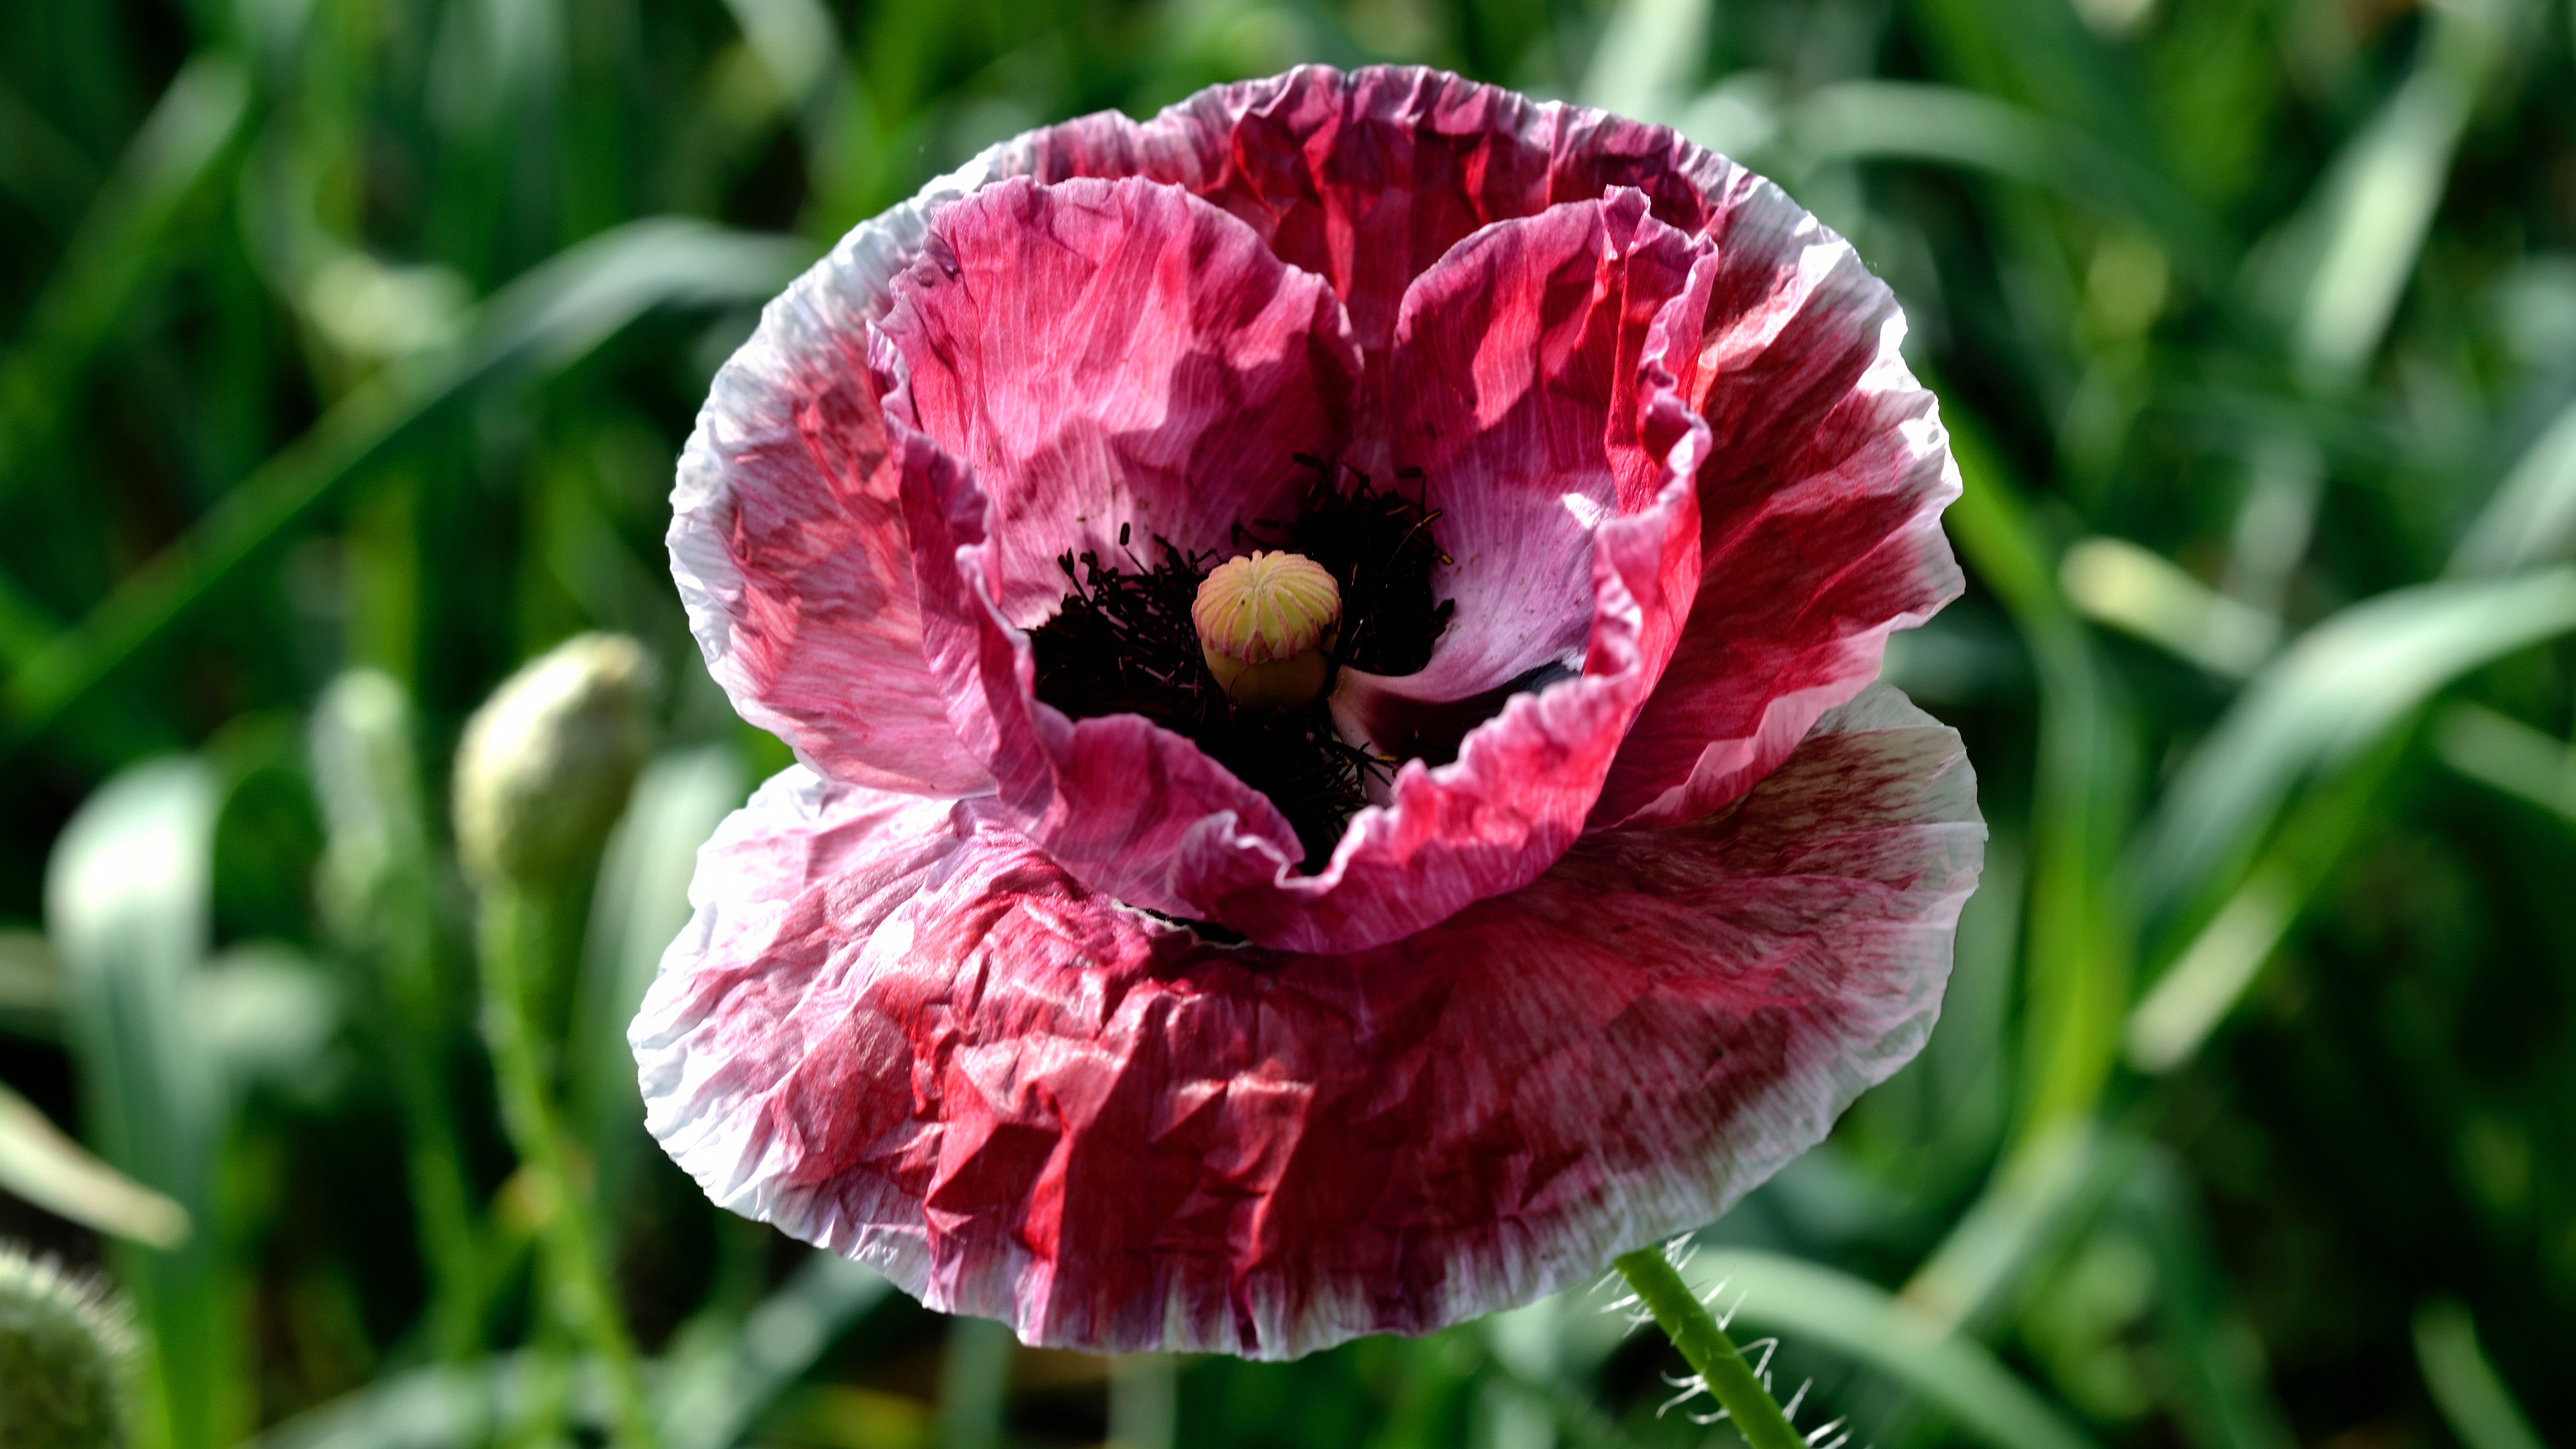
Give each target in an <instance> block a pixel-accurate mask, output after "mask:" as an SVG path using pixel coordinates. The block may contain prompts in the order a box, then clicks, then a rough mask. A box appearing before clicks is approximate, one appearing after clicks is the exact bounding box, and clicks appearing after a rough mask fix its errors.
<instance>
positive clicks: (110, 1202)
mask: <svg viewBox="0 0 2576 1449" xmlns="http://www.w3.org/2000/svg"><path fill="white" fill-rule="evenodd" d="M0 1191H5V1192H9V1193H14V1194H16V1195H17V1196H19V1197H21V1198H24V1199H26V1200H27V1201H28V1202H31V1203H34V1204H35V1205H36V1206H38V1207H40V1208H43V1209H44V1210H45V1211H47V1212H49V1213H52V1214H54V1215H55V1216H57V1217H63V1218H69V1219H70V1220H72V1221H73V1222H76V1223H79V1224H80V1225H81V1226H83V1227H85V1228H88V1229H90V1230H91V1231H93V1232H100V1233H112V1234H114V1235H115V1236H117V1237H120V1238H132V1239H133V1240H134V1241H136V1242H138V1243H142V1244H144V1245H146V1246H148V1247H154V1248H173V1247H177V1246H178V1245H179V1244H180V1243H182V1242H184V1241H186V1240H187V1237H188V1210H187V1209H186V1208H183V1207H181V1206H179V1204H178V1203H177V1202H175V1201H173V1200H172V1199H170V1198H169V1197H167V1196H165V1195H163V1194H161V1193H157V1192H154V1191H153V1190H152V1189H150V1188H148V1187H145V1186H144V1185H143V1184H141V1183H139V1182H136V1181H135V1180H134V1179H132V1178H130V1177H127V1176H126V1175H125V1174H123V1173H121V1172H118V1171H117V1170H116V1169H115V1168H113V1167H110V1166H108V1165H107V1164H106V1163H104V1162H101V1161H99V1160H98V1159H97V1158H95V1157H93V1156H91V1155H90V1154H89V1153H88V1152H86V1151H84V1150H83V1149H82V1148H81V1145H80V1144H79V1143H77V1142H74V1141H73V1140H71V1139H70V1138H68V1137H66V1136H64V1135H63V1134H62V1131H61V1130H60V1129H59V1128H57V1127H55V1126H54V1124H53V1122H52V1120H51V1119H49V1118H47V1117H46V1116H45V1114H44V1113H42V1112H40V1111H38V1110H36V1104H35V1103H33V1102H30V1101H28V1100H27V1099H26V1098H24V1097H21V1096H19V1095H18V1094H17V1093H16V1092H13V1091H11V1090H9V1088H8V1087H6V1086H5V1085H0Z"/></svg>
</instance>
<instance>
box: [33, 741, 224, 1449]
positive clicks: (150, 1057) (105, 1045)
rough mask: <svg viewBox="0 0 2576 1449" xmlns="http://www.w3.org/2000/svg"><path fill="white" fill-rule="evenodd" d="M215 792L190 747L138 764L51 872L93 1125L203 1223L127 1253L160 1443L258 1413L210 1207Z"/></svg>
mask: <svg viewBox="0 0 2576 1449" xmlns="http://www.w3.org/2000/svg"><path fill="white" fill-rule="evenodd" d="M219 793H220V792H219V790H218V788H217V785H216V782H215V776H214V772H213V771H212V770H211V769H210V768H208V766H207V765H206V764H205V763H203V762H202V761H199V760H196V759H193V758H180V759H165V760H157V761H153V762H150V763H147V764H143V765H139V766H136V767H135V768H133V769H130V770H128V771H126V772H125V773H124V774H122V775H119V776H117V777H115V778H114V779H112V780H110V781H109V782H108V783H107V784H105V785H103V786H101V787H100V788H99V790H98V791H97V793H95V794H93V795H91V796H90V798H89V800H88V801H87V802H86V803H84V804H83V805H82V806H81V809H80V813H79V814H77V815H75V816H74V817H73V818H72V821H71V823H70V824H69V825H68V826H66V827H64V830H63V833H62V836H61V838H60V839H59V840H58V841H57V842H56V843H55V846H54V853H53V857H52V859H51V860H50V861H49V862H48V864H47V867H46V877H45V918H46V929H47V930H48V932H49V933H50V934H51V935H52V937H53V941H54V948H55V951H56V953H57V954H58V955H59V956H60V957H61V959H62V962H63V970H64V978H65V980H64V985H65V988H66V989H65V1007H66V1012H65V1015H66V1017H67V1023H68V1025H69V1026H70V1028H71V1038H72V1043H73V1048H74V1052H75V1054H76V1056H77V1058H78V1061H79V1065H80V1069H81V1091H82V1108H83V1113H84V1116H85V1117H86V1119H87V1121H88V1124H89V1129H90V1135H91V1136H92V1138H93V1140H94V1141H96V1142H97V1144H98V1146H99V1148H100V1153H101V1155H102V1156H103V1157H105V1158H106V1160H107V1161H108V1162H110V1163H112V1164H114V1165H115V1166H116V1167H117V1168H118V1169H120V1170H121V1171H123V1172H124V1173H126V1174H127V1175H128V1176H129V1177H132V1178H133V1179H134V1180H136V1181H137V1182H139V1183H142V1184H144V1185H145V1186H148V1187H150V1188H153V1189H154V1190H156V1191H159V1192H161V1193H163V1194H165V1195H166V1196H168V1197H169V1198H171V1199H172V1200H174V1201H175V1202H177V1203H178V1205H179V1206H180V1207H181V1208H182V1209H183V1210H184V1211H186V1212H187V1214H188V1215H189V1217H190V1218H191V1219H192V1220H193V1222H194V1223H195V1224H196V1225H197V1231H196V1232H194V1233H192V1234H191V1235H190V1236H189V1237H188V1238H187V1240H186V1241H184V1242H182V1243H179V1244H178V1245H176V1246H175V1247H173V1248H171V1249H168V1250H160V1249H151V1248H144V1247H139V1246H137V1247H132V1248H129V1249H127V1250H126V1251H124V1252H123V1253H121V1254H120V1255H119V1256H120V1259H121V1271H120V1273H119V1277H120V1278H121V1279H122V1280H123V1282H124V1283H125V1285H126V1286H127V1288H128V1289H129V1290H130V1291H132V1292H133V1294H134V1297H135V1302H136V1308H137V1311H138V1313H139V1315H140V1317H141V1319H142V1322H143V1325H144V1327H145V1328H146V1330H147V1338H148V1340H149V1344H150V1353H149V1358H148V1360H147V1362H148V1366H149V1367H148V1378H149V1381H150V1389H149V1391H148V1404H149V1409H148V1414H147V1420H148V1422H147V1425H146V1429H147V1433H146V1441H147V1442H148V1443H152V1444H155V1445H159V1446H165V1449H220V1446H224V1445H229V1444H230V1443H232V1442H233V1440H234V1439H235V1438H237V1437H238V1436H239V1434H240V1431H241V1430H242V1429H243V1428H244V1427H246V1426H247V1422H248V1413H247V1410H248V1405H247V1404H246V1403H245V1402H244V1401H243V1398H242V1394H243V1389H244V1385H245V1383H246V1379H245V1377H244V1375H243V1373H242V1369H241V1365H240V1363H239V1359H240V1356H241V1353H242V1348H243V1335H242V1332H241V1325H239V1324H238V1323H236V1322H235V1321H234V1311H233V1310H234V1304H233V1294H232V1288H231V1284H230V1276H231V1274H230V1265H229V1264H228V1263H227V1262H226V1261H225V1260H224V1257H223V1251H224V1244H225V1238H226V1235H225V1233H224V1232H223V1231H222V1228H221V1224H220V1223H219V1222H218V1220H217V1217H216V1213H215V1202H216V1198H215V1192H216V1178H217V1170H218V1163H217V1153H218V1151H219V1150H220V1147H221V1145H222V1142H223V1139H224V1135H225V1132H226V1129H227V1126H228V1124H227V1122H226V1121H225V1120H224V1117H225V1107H226V1105H227V1104H228V1103H229V1101H230V1094H229V1093H228V1092H226V1091H225V1090H224V1089H223V1086H222V1083H221V1082H220V1080H219V1079H218V1068H217V1064H216V1062H215V1061H214V1058H213V1054H212V1052H211V1051H210V1050H208V1046H207V1043H206V1042H205V1041H204V1040H203V1039H202V1036H201V1034H200V1033H199V1032H198V1031H197V1029H196V1028H197V1023H196V1022H195V1020H194V1019H193V1017H192V1014H191V1010H192V1003H193V999H194V995H195V992H194V987H195V984H196V976H197V973H198V970H199V967H200V965H201V963H202V961H203V959H204V956H205V951H206V938H207V933H208V931H209V929H210V925H211V921H210V915H211V904H210V895H211V891H212V883H213V876H214V860H213V855H214V833H215V820H216V816H217V812H218V809H219V806H220V804H221V801H220V799H219Z"/></svg>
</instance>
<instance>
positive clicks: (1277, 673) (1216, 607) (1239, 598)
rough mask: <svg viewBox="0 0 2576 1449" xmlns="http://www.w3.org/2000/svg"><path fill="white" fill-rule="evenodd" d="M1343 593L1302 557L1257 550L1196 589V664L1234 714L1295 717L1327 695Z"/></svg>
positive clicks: (1225, 565) (1193, 609) (1193, 614)
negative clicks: (1328, 655)
mask: <svg viewBox="0 0 2576 1449" xmlns="http://www.w3.org/2000/svg"><path fill="white" fill-rule="evenodd" d="M1341 622H1342V591H1341V587H1340V586H1339V585H1338V584H1336V583H1334V582H1333V576H1332V575H1331V574H1329V573H1326V572H1325V571H1324V568H1323V566H1322V565H1321V564H1318V563H1316V562H1315V561H1314V560H1313V559H1310V558H1307V557H1305V556H1304V555H1302V554H1294V553H1288V552H1285V551H1264V550H1262V549H1257V548H1256V549H1254V550H1253V551H1252V552H1251V553H1250V554H1248V555H1246V556H1245V557H1242V558H1231V559H1227V560H1226V561H1225V562H1224V563H1221V564H1218V565H1217V566H1216V569H1215V571H1214V572H1212V573H1210V574H1209V575H1208V576H1207V577H1206V578H1204V579H1202V580H1200V581H1199V592H1198V597H1197V598H1196V599H1195V600H1194V601H1192V603H1191V604H1190V624H1191V625H1192V626H1193V627H1194V628H1196V629H1197V630H1198V631H1199V656H1200V657H1201V658H1202V659H1204V660H1206V661H1207V667H1208V673H1209V674H1210V675H1211V676H1213V677H1214V678H1215V680H1216V683H1217V687H1218V688H1219V689H1222V690H1224V691H1225V697H1226V698H1227V699H1228V700H1229V701H1231V702H1232V703H1233V705H1234V707H1235V708H1237V709H1295V708H1297V707H1298V706H1300V705H1303V704H1308V703H1311V702H1312V701H1313V700H1314V699H1315V697H1316V696H1317V695H1320V694H1322V693H1323V692H1324V675H1325V672H1326V671H1327V670H1328V669H1329V668H1330V667H1331V666H1330V663H1329V661H1327V660H1326V659H1325V658H1324V650H1325V649H1326V648H1327V647H1328V646H1329V645H1330V644H1331V643H1332V636H1333V633H1334V630H1335V629H1336V628H1337V627H1338V626H1339V625H1340V624H1341Z"/></svg>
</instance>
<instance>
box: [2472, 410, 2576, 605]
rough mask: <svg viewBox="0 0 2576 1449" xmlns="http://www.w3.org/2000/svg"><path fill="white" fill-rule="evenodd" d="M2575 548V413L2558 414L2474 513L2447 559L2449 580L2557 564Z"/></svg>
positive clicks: (2568, 411)
mask: <svg viewBox="0 0 2576 1449" xmlns="http://www.w3.org/2000/svg"><path fill="white" fill-rule="evenodd" d="M2571 547H2576V407H2570V408H2568V409H2567V410H2566V411H2564V412H2562V413H2560V414H2559V415H2558V418H2557V420H2556V421H2555V422H2552V423H2551V424H2550V425H2549V427H2548V429H2547V430H2546V431H2544V432H2542V433H2541V435H2540V437H2539V438H2538V439H2537V440H2535V441H2534V442H2533V443H2532V445H2531V446H2530V448H2528V449H2526V450H2525V451H2524V453H2523V455H2522V457H2521V459H2520V461H2518V462H2516V463H2515V464H2514V465H2513V471H2512V472H2510V473H2508V474H2506V475H2505V480H2504V482H2503V483H2501V484H2499V485H2498V486H2497V488H2496V491H2495V496H2494V497H2492V498H2490V499H2488V500H2487V504H2486V506H2485V507H2484V508H2481V509H2479V510H2478V516H2477V518H2476V519H2475V520H2474V521H2472V522H2471V523H2470V525H2469V531H2468V532H2467V533H2466V534H2464V535H2462V536H2461V538H2460V546H2459V549H2458V550H2457V551H2456V552H2454V553H2453V554H2452V555H2451V572H2452V573H2455V574H2505V573H2512V572H2514V571H2516V570H2519V569H2527V568H2532V567H2535V566H2538V565H2545V564H2554V563H2562V562H2564V561H2565V560H2566V558H2567V555H2568V552H2569V550H2570V548H2571Z"/></svg>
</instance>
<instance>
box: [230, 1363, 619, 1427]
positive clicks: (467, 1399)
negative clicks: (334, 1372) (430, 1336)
mask: <svg viewBox="0 0 2576 1449" xmlns="http://www.w3.org/2000/svg"><path fill="white" fill-rule="evenodd" d="M540 1358H541V1355H540V1353H539V1352H537V1351H535V1350H529V1349H522V1350H520V1351H518V1352H514V1353H503V1354H495V1355H493V1356H491V1357H489V1358H484V1359H480V1360H477V1361H476V1362H474V1363H472V1364H465V1365H450V1364H440V1365H435V1366H432V1367H428V1368H415V1369H407V1370H402V1371H399V1372H395V1373H389V1374H386V1375H384V1376H383V1377H381V1378H379V1379H377V1380H375V1381H374V1382H372V1383H370V1384H368V1385H366V1386H365V1387H363V1388H359V1389H354V1390H352V1391H350V1392H348V1393H346V1394H343V1395H341V1396H340V1397H338V1398H336V1399H331V1400H327V1401H325V1402H324V1403H321V1404H318V1405H315V1406H314V1407H312V1408H310V1409H307V1410H305V1411H304V1412H303V1413H300V1414H298V1415H296V1416H295V1417H293V1418H291V1419H288V1420H286V1421H285V1422H284V1423H281V1424H276V1425H273V1426H271V1427H270V1428H268V1429H266V1430H264V1431H263V1432H261V1433H260V1434H259V1435H257V1436H256V1437H254V1438H251V1439H248V1440H245V1441H243V1444H242V1445H241V1449H468V1446H474V1445H482V1444H489V1443H492V1442H493V1435H492V1429H493V1426H494V1425H495V1424H496V1423H498V1424H501V1425H510V1426H516V1425H519V1424H520V1423H521V1422H522V1420H523V1418H524V1416H526V1415H528V1414H529V1412H530V1410H531V1409H532V1408H535V1407H537V1404H536V1400H538V1399H539V1398H540V1397H541V1396H542V1395H544V1394H545V1393H546V1392H547V1391H548V1388H549V1387H550V1386H549V1384H548V1383H547V1381H546V1380H547V1375H548V1372H549V1370H550V1368H551V1367H552V1366H551V1365H547V1364H544V1363H541V1362H540ZM572 1367H573V1370H574V1372H573V1375H572V1379H571V1382H570V1383H569V1384H566V1385H564V1387H565V1388H567V1389H569V1391H570V1397H569V1400H568V1402H567V1403H566V1404H565V1405H564V1407H565V1409H566V1410H568V1417H569V1418H570V1420H571V1424H572V1427H575V1428H579V1429H585V1430H591V1431H600V1430H604V1429H605V1428H606V1426H607V1423H608V1396H607V1393H606V1391H605V1388H604V1387H603V1385H602V1383H601V1378H602V1376H601V1374H600V1373H599V1371H598V1366H597V1365H595V1364H592V1363H588V1362H582V1363H577V1364H575V1365H573V1366H572ZM539 1442H545V1441H539ZM552 1442H555V1443H558V1444H560V1443H564V1442H576V1441H567V1440H556V1441H552Z"/></svg>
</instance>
